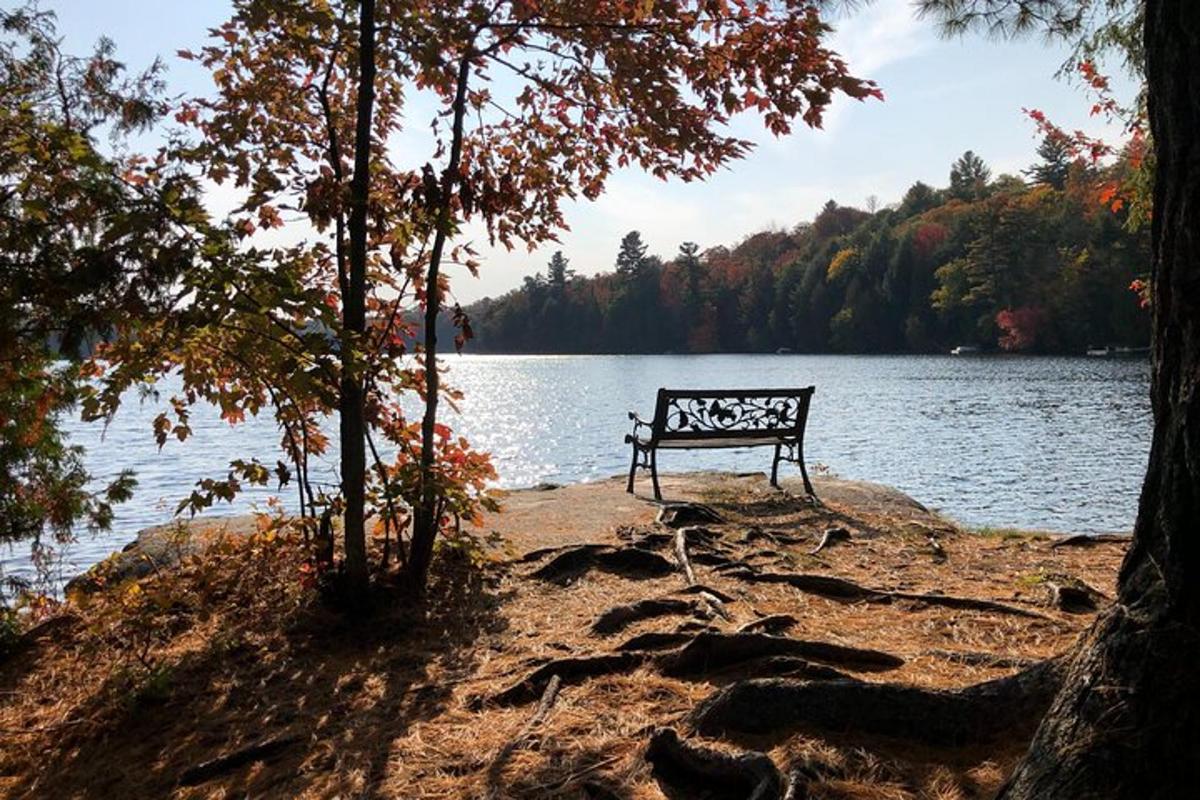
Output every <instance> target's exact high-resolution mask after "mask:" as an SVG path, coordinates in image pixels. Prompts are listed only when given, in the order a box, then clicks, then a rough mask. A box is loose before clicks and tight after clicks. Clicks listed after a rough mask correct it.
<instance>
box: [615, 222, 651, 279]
mask: <svg viewBox="0 0 1200 800" xmlns="http://www.w3.org/2000/svg"><path fill="white" fill-rule="evenodd" d="M645 262H646V244H645V242H643V241H642V235H641V234H640V233H638V232H637V231H630V232H629V233H627V234H625V238H624V239H622V240H621V249H620V250H619V251H618V252H617V274H618V275H620V276H621V277H623V278H632V277H635V276H636V275H638V274H639V273H640V272H641V271H642V267H643V266H644V265H645Z"/></svg>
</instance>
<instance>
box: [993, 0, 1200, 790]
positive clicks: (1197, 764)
mask: <svg viewBox="0 0 1200 800" xmlns="http://www.w3.org/2000/svg"><path fill="white" fill-rule="evenodd" d="M1144 35H1145V45H1146V53H1147V83H1148V89H1149V100H1150V124H1151V130H1152V132H1153V134H1154V146H1155V155H1156V158H1157V165H1156V176H1155V185H1154V219H1153V228H1152V235H1153V247H1154V271H1153V275H1154V280H1153V284H1152V293H1153V300H1152V303H1153V313H1154V348H1153V350H1154V356H1153V358H1154V361H1153V363H1154V372H1153V380H1152V385H1151V400H1152V404H1153V408H1154V438H1153V443H1152V445H1151V450H1150V464H1149V468H1148V470H1147V473H1146V480H1145V483H1144V485H1143V487H1142V496H1141V503H1140V506H1139V509H1138V518H1137V524H1136V526H1135V528H1134V538H1133V544H1132V546H1131V548H1130V550H1129V554H1128V555H1127V556H1126V558H1125V563H1124V564H1123V565H1122V568H1121V575H1120V585H1119V590H1118V600H1117V603H1116V604H1115V606H1114V607H1113V608H1112V609H1110V610H1109V611H1108V612H1106V613H1105V614H1104V615H1103V616H1102V617H1101V618H1100V619H1099V620H1097V622H1096V624H1095V625H1094V626H1093V627H1092V629H1091V630H1090V631H1089V632H1088V634H1087V635H1086V636H1085V637H1084V638H1083V640H1082V641H1081V642H1080V645H1079V648H1078V650H1077V651H1076V654H1075V656H1074V659H1073V662H1072V664H1071V666H1070V670H1069V672H1068V674H1067V678H1066V682H1065V683H1064V685H1063V689H1062V691H1061V692H1060V693H1059V695H1058V696H1057V698H1056V699H1055V701H1054V703H1053V705H1052V706H1051V708H1050V711H1049V712H1048V713H1047V715H1046V717H1045V719H1043V721H1042V724H1041V726H1040V728H1039V729H1038V732H1037V734H1036V736H1035V737H1034V741H1033V744H1032V745H1031V746H1030V750H1029V752H1028V754H1027V755H1026V756H1025V759H1024V761H1023V762H1022V764H1021V765H1020V766H1019V767H1018V768H1017V771H1016V772H1015V773H1014V775H1013V776H1012V778H1010V780H1009V782H1008V784H1007V785H1006V786H1005V788H1004V789H1003V790H1002V792H1001V795H1000V796H1001V797H1004V798H1008V800H1015V799H1016V798H1022V799H1023V798H1085V797H1086V798H1091V797H1106V798H1107V797H1119V798H1152V797H1153V798H1158V797H1161V798H1168V797H1170V798H1175V797H1191V796H1194V792H1195V791H1196V789H1197V787H1198V786H1200V682H1198V681H1197V680H1196V677H1195V675H1196V668H1197V664H1198V663H1200V631H1198V630H1197V624H1198V623H1200V539H1198V538H1197V535H1198V534H1200V531H1198V530H1197V529H1196V527H1197V523H1200V3H1197V2H1196V0H1148V2H1147V4H1146V23H1145V30H1144Z"/></svg>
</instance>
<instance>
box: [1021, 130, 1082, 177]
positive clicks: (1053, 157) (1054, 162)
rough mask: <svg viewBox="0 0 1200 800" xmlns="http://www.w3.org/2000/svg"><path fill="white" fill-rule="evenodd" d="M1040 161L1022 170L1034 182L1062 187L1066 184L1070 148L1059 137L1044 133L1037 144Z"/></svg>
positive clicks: (1069, 167)
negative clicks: (1044, 135)
mask: <svg viewBox="0 0 1200 800" xmlns="http://www.w3.org/2000/svg"><path fill="white" fill-rule="evenodd" d="M1037 154H1038V156H1039V157H1040V158H1041V159H1042V160H1041V163H1039V164H1034V165H1033V166H1031V167H1030V168H1029V169H1027V170H1022V172H1023V174H1025V175H1027V176H1028V177H1029V179H1030V180H1032V181H1033V182H1034V183H1041V184H1045V185H1046V186H1053V187H1054V188H1055V189H1062V188H1063V187H1064V186H1066V184H1067V173H1068V172H1070V170H1071V161H1072V159H1071V150H1070V148H1069V147H1068V146H1067V143H1066V142H1065V141H1063V140H1062V138H1061V137H1056V136H1051V135H1049V134H1047V135H1046V137H1045V138H1044V139H1042V143H1041V144H1040V145H1038V149H1037Z"/></svg>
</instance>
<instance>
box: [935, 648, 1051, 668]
mask: <svg viewBox="0 0 1200 800" xmlns="http://www.w3.org/2000/svg"><path fill="white" fill-rule="evenodd" d="M927 654H928V655H931V656H933V657H934V658H940V659H942V660H944V661H949V662H950V663H952V664H967V665H969V666H972V667H996V668H997V669H1023V668H1025V667H1031V666H1033V665H1034V664H1037V663H1039V660H1038V659H1036V658H1020V657H1018V656H1002V655H998V654H996V653H977V652H973V651H963V650H929V651H927Z"/></svg>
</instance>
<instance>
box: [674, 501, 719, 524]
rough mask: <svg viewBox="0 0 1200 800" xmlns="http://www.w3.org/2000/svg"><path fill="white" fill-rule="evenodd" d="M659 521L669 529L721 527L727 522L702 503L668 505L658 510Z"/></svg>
mask: <svg viewBox="0 0 1200 800" xmlns="http://www.w3.org/2000/svg"><path fill="white" fill-rule="evenodd" d="M658 521H659V522H661V523H662V524H663V525H666V526H667V527H668V528H681V527H683V526H685V525H705V524H709V525H720V524H721V523H723V522H724V521H725V520H724V519H723V518H722V517H721V515H720V514H718V513H717V512H716V511H714V510H713V509H712V508H710V507H709V506H706V505H703V504H701V503H667V504H665V505H663V507H662V508H660V509H659V510H658Z"/></svg>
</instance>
